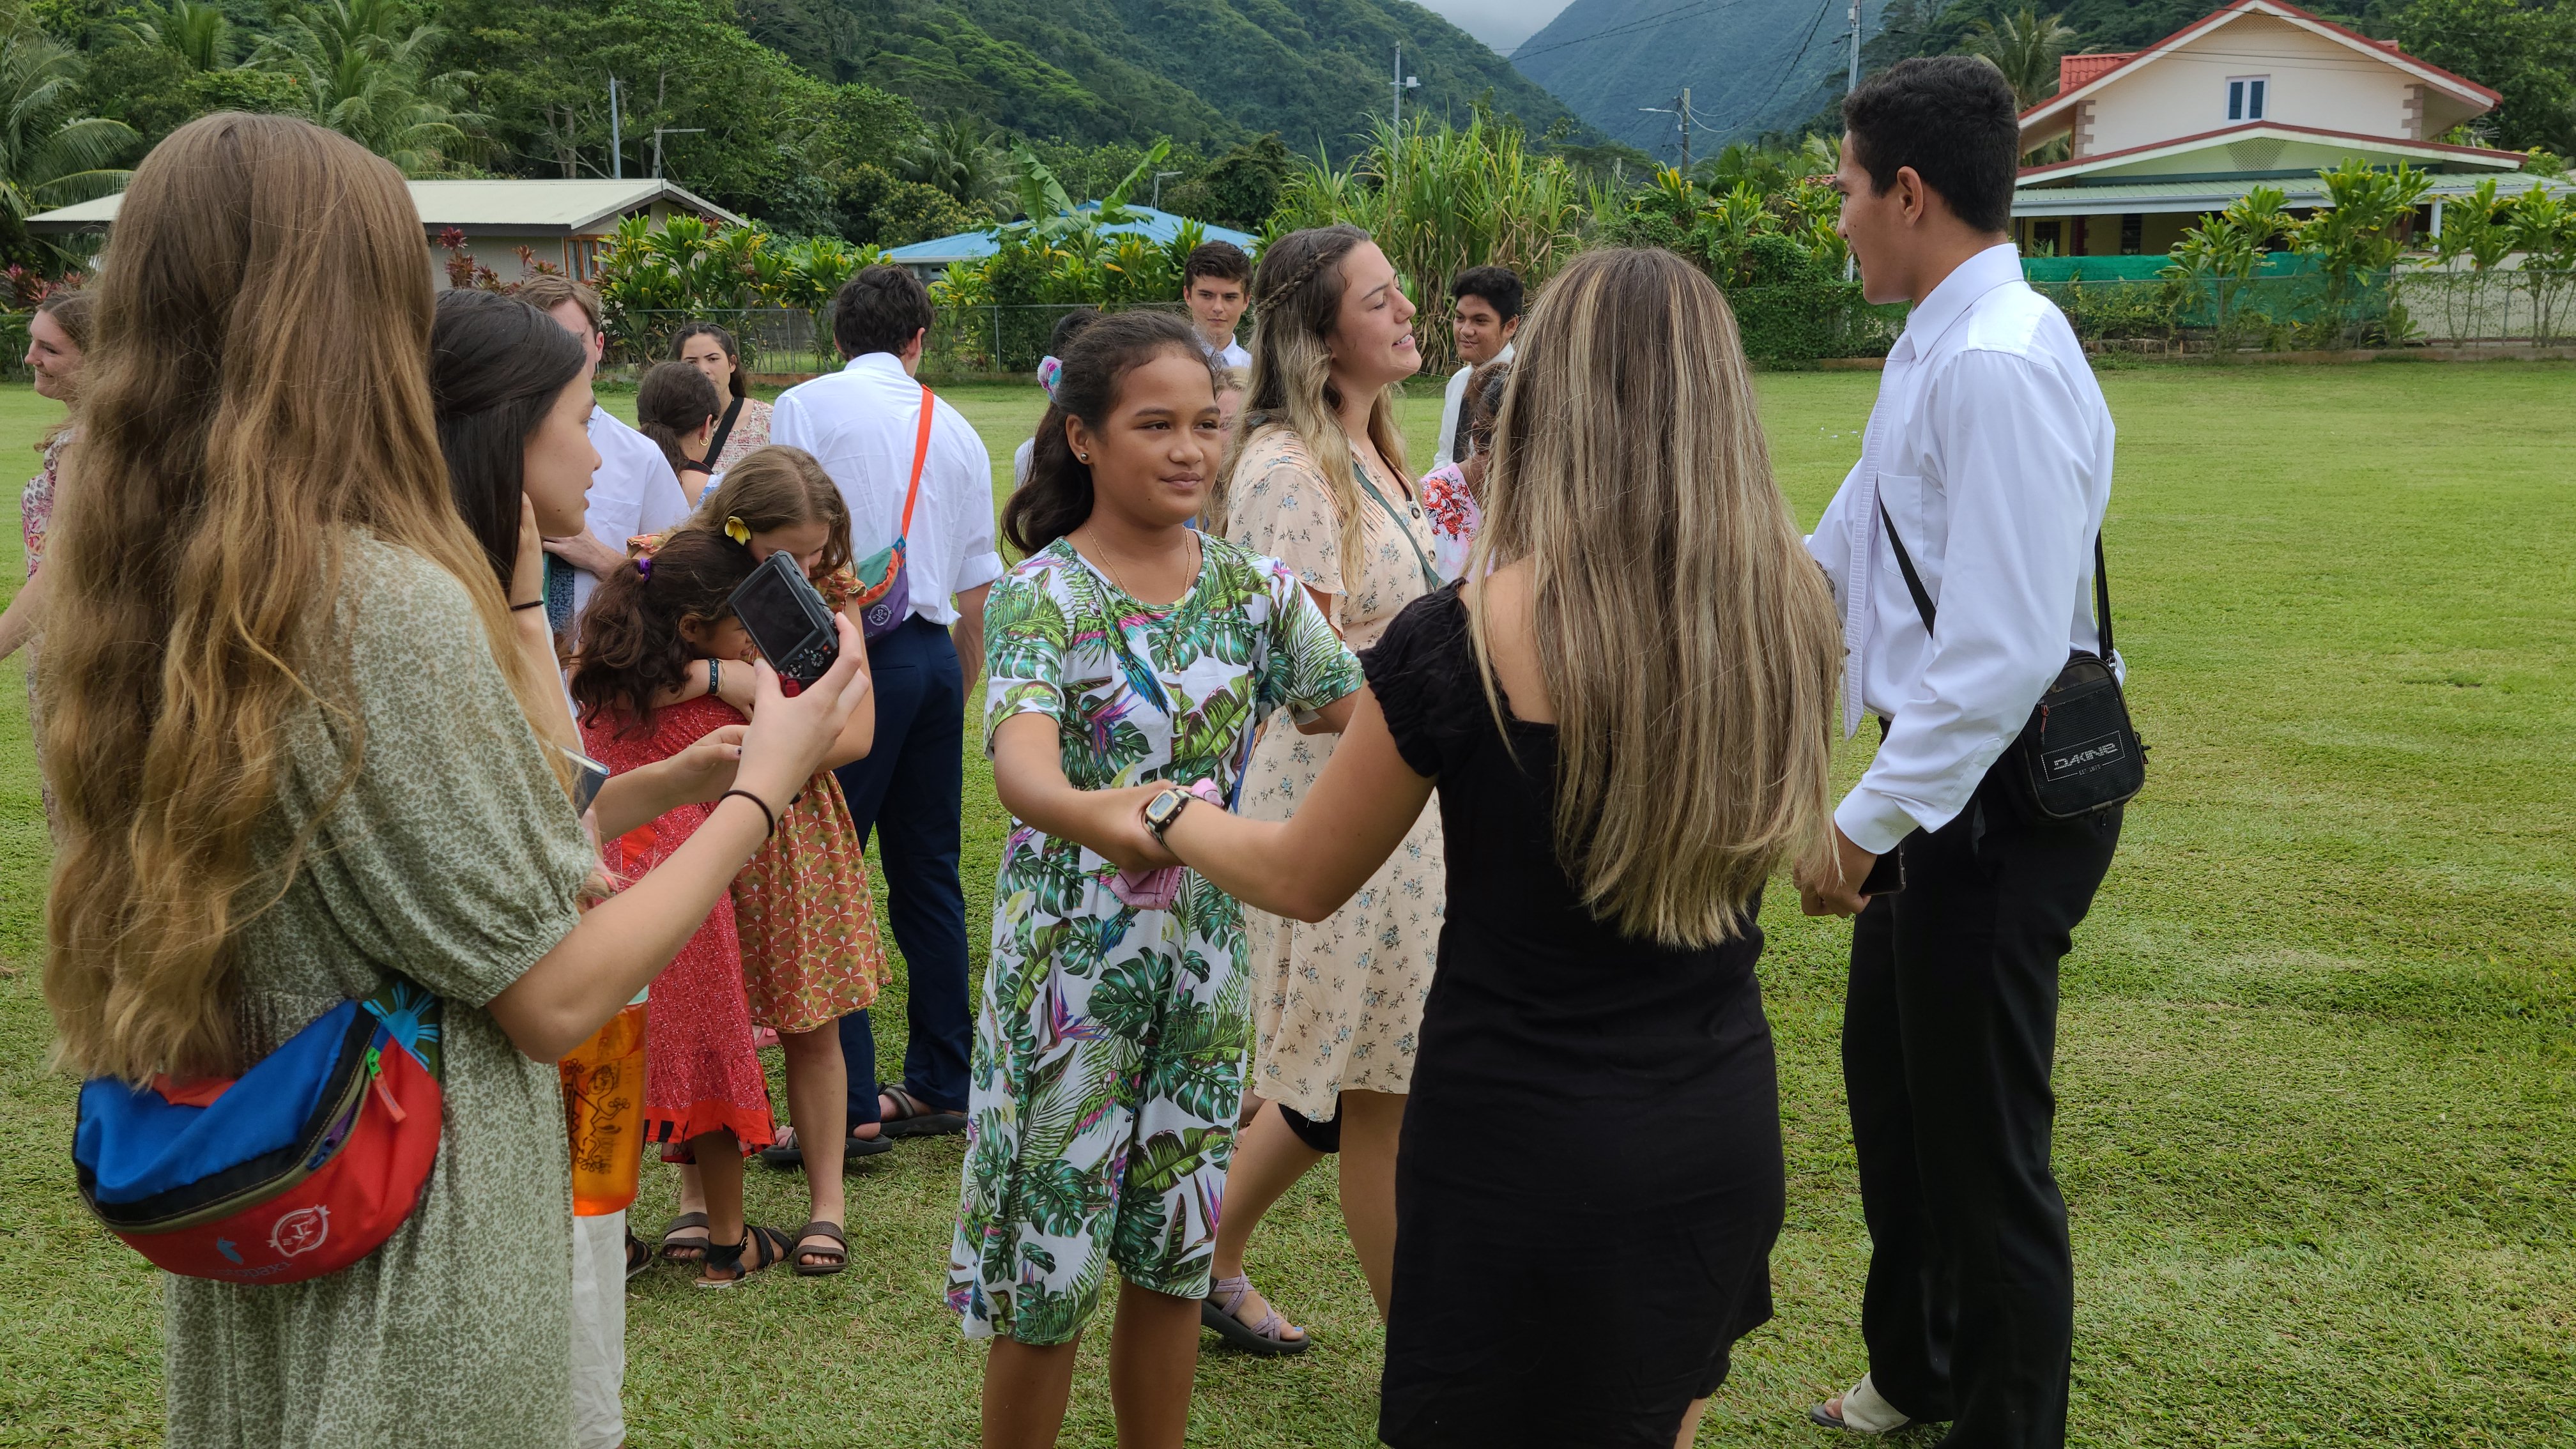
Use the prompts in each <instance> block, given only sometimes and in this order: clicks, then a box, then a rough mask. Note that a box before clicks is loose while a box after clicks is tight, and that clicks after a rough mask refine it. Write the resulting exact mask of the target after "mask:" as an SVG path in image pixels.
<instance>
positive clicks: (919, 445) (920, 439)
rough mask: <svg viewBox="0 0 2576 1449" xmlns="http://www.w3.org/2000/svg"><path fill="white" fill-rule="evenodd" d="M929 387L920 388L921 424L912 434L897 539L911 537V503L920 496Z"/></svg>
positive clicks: (927, 437) (927, 447)
mask: <svg viewBox="0 0 2576 1449" xmlns="http://www.w3.org/2000/svg"><path fill="white" fill-rule="evenodd" d="M930 404H931V399H930V389H929V387H928V386H927V385H925V386H924V387H923V388H922V389H921V426H920V427H919V428H918V429H916V430H915V431H914V433H913V435H912V484H911V486H910V487H908V488H906V489H905V490H904V494H903V527H902V529H900V530H899V531H897V532H896V534H895V537H896V538H897V539H910V538H911V537H912V505H913V504H914V503H916V502H918V501H920V498H921V465H922V464H923V463H925V462H927V461H929V458H930Z"/></svg>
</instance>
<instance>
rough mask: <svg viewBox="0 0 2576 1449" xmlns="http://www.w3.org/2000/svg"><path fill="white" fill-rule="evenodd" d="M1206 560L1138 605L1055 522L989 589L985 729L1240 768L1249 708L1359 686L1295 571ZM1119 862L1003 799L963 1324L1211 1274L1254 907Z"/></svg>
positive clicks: (1061, 1308)
mask: <svg viewBox="0 0 2576 1449" xmlns="http://www.w3.org/2000/svg"><path fill="white" fill-rule="evenodd" d="M1201 550H1202V555H1203V556H1202V558H1201V562H1200V567H1199V576H1198V580H1197V582H1196V584H1195V585H1193V587H1192V588H1191V591H1190V592H1189V594H1188V595H1186V596H1185V597H1183V598H1182V599H1180V600H1178V601H1177V602H1175V603H1172V604H1169V605H1162V606H1156V605H1148V604H1143V603H1140V602H1138V601H1137V600H1135V599H1133V598H1131V597H1129V596H1128V595H1127V594H1126V593H1124V592H1123V591H1121V590H1120V589H1118V588H1117V587H1115V586H1114V585H1112V584H1111V583H1110V582H1109V580H1108V579H1107V578H1105V577H1104V576H1102V575H1101V574H1100V573H1099V572H1097V571H1096V570H1094V569H1093V568H1092V567H1091V566H1090V565H1089V564H1087V563H1085V562H1084V561H1083V560H1082V558H1081V557H1080V555H1078V554H1077V553H1075V552H1074V550H1073V548H1072V546H1071V545H1070V544H1068V543H1065V542H1064V541H1062V540H1058V541H1056V542H1055V543H1052V544H1050V545H1048V546H1047V547H1046V548H1044V549H1041V550H1039V551H1038V552H1037V553H1035V554H1033V555H1031V556H1030V557H1029V558H1028V559H1027V560H1026V561H1024V562H1022V563H1021V564H1020V565H1019V566H1018V567H1017V568H1015V569H1013V570H1012V571H1011V572H1010V573H1009V574H1007V575H1005V576H1004V577H1003V578H1002V580H1001V581H1000V582H999V583H997V584H995V585H994V586H993V592H992V597H991V598H990V600H989V601H988V602H987V603H986V606H985V615H984V617H985V628H986V630H987V631H988V632H987V636H986V637H987V639H988V641H989V642H988V643H987V645H986V655H987V670H988V673H989V675H990V683H989V684H988V686H987V690H986V704H985V721H986V723H985V741H986V747H987V749H989V748H990V747H991V741H992V736H993V732H994V731H995V730H997V729H998V728H999V727H1000V725H1001V723H1002V722H1003V721H1004V720H1007V719H1009V718H1011V717H1012V716H1014V715H1020V714H1042V715H1045V716H1047V717H1049V718H1051V719H1054V720H1056V721H1057V722H1058V725H1059V729H1060V735H1061V739H1062V741H1063V759H1064V770H1065V776H1066V778H1067V779H1068V780H1069V781H1070V782H1071V783H1072V784H1073V785H1074V786H1076V787H1077V788H1080V789H1085V790H1097V789H1104V788H1112V787H1118V786H1126V785H1136V784H1143V783H1146V782H1149V781H1157V780H1171V781H1176V782H1181V783H1192V782H1196V781H1199V780H1209V781H1212V782H1213V783H1214V784H1215V785H1216V787H1217V789H1218V790H1220V791H1224V790H1227V789H1229V788H1230V787H1231V786H1232V785H1233V783H1234V777H1235V775H1236V773H1237V771H1238V769H1239V763H1238V762H1239V761H1240V760H1241V759H1242V755H1243V749H1242V746H1243V742H1244V740H1245V738H1246V735H1247V732H1248V731H1249V730H1250V729H1251V728H1252V724H1253V721H1254V720H1256V719H1258V718H1260V717H1261V716H1262V715H1264V714H1266V713H1268V712H1269V711H1271V710H1273V709H1277V708H1283V707H1285V708H1295V709H1307V710H1311V709H1318V708H1321V707H1322V706H1324V705H1326V704H1329V703H1331V702H1333V701H1334V700H1337V699H1340V698H1341V697H1343V696H1344V695H1347V694H1350V693H1352V692H1353V691H1354V690H1356V689H1357V688H1358V687H1359V683H1360V673H1359V664H1358V661H1357V660H1356V659H1354V658H1353V657H1352V655H1351V653H1350V651H1349V650H1348V649H1345V648H1343V647H1342V644H1341V642H1340V641H1339V640H1338V639H1336V638H1334V636H1333V632H1332V629H1331V628H1330V627H1329V626H1327V625H1326V624H1325V622H1324V619H1323V615H1322V614H1321V613H1319V612H1318V611H1317V610H1316V608H1315V606H1314V602H1313V600H1311V599H1310V598H1308V597H1307V595H1306V592H1305V590H1304V589H1303V588H1301V587H1299V585H1298V582H1297V579H1296V577H1295V576H1294V575H1292V574H1291V573H1289V571H1288V570H1287V569H1286V568H1284V567H1283V566H1281V565H1280V564H1279V563H1277V562H1276V561H1274V560H1270V559H1266V558H1261V557H1258V556H1256V555H1254V554H1252V553H1250V552H1248V551H1247V550H1244V549H1241V548H1237V547H1234V546H1232V545H1230V544H1227V543H1226V542H1224V541H1223V540H1221V539H1215V538H1204V537H1203V538H1202V539H1201ZM1117 873H1118V870H1117V867H1116V866H1114V865H1112V864H1110V863H1109V862H1108V861H1107V860H1105V859H1103V858H1102V857H1100V856H1099V855H1096V854H1094V853H1093V852H1091V851H1090V850H1087V849H1085V848H1083V847H1082V846H1080V845H1078V844H1076V843H1074V842H1072V841H1069V840H1058V839H1055V838H1053V837H1050V836H1047V835H1043V834H1040V833H1039V832H1037V831H1035V830H1032V829H1030V828H1029V827H1028V826H1026V825H1024V824H1021V823H1020V822H1018V821H1016V820H1015V821H1013V822H1012V829H1011V834H1010V836H1009V838H1008V839H1007V840H1006V841H1005V842H1004V844H1003V847H1002V862H1001V870H1000V874H999V878H998V879H997V881H996V882H995V885H994V891H993V949H992V956H991V964H990V966H989V967H988V968H987V970H986V972H985V976H984V989H983V1000H982V1003H981V1008H980V1010H979V1011H978V1012H977V1015H976V1022H975V1048H974V1055H973V1059H972V1062H971V1064H970V1074H971V1080H972V1091H971V1101H970V1103H969V1106H968V1119H967V1129H966V1141H967V1147H966V1164H965V1171H964V1181H963V1184H962V1185H961V1188H960V1193H959V1204H958V1213H957V1232H956V1236H955V1239H954V1242H953V1245H952V1247H951V1250H950V1256H949V1272H948V1281H949V1287H948V1301H949V1305H950V1306H951V1307H952V1308H954V1309H956V1310H957V1311H958V1312H959V1313H960V1314H962V1315H963V1317H964V1321H965V1329H966V1333H967V1334H968V1336H970V1337H976V1338H982V1337H989V1336H992V1335H995V1334H1001V1335H1004V1336H1007V1337H1010V1338H1012V1339H1015V1340H1017V1341H1018V1342H1021V1343H1027V1344H1050V1343H1063V1342H1067V1341H1069V1340H1070V1339H1072V1338H1073V1337H1074V1336H1075V1335H1076V1334H1078V1333H1080V1332H1081V1331H1082V1327H1083V1324H1084V1323H1085V1322H1086V1321H1087V1320H1088V1319H1089V1318H1090V1316H1091V1313H1092V1310H1093V1309H1094V1308H1095V1307H1096V1306H1097V1305H1098V1302H1099V1297H1100V1289H1101V1284H1102V1280H1103V1278H1104V1276H1105V1274H1106V1272H1107V1270H1108V1268H1109V1267H1110V1265H1112V1264H1113V1263H1114V1264H1115V1265H1116V1266H1117V1269H1118V1271H1119V1274H1120V1275H1121V1276H1122V1277H1123V1278H1124V1279H1126V1280H1127V1281H1128V1282H1131V1283H1135V1284H1138V1285H1139V1286H1141V1287H1144V1288H1148V1289H1151V1290H1153V1291H1155V1292H1160V1293H1169V1294H1173V1295H1176V1296H1179V1297H1198V1296H1201V1295H1203V1294H1204V1293H1205V1292H1206V1290H1207V1282H1208V1260H1209V1256H1210V1254H1211V1252H1212V1250H1213V1246H1214V1242H1215V1236H1216V1217H1217V1209H1218V1204H1219V1202H1220V1200H1221V1199H1222V1197H1223V1194H1224V1184H1225V1171H1226V1165H1227V1162H1228V1160H1229V1158H1230V1155H1231V1151H1232V1146H1233V1138H1234V1117H1235V1111H1236V1108H1237V1106H1238V1105H1239V1103H1240V1101H1241V1098H1242V1085H1243V1084H1242V1061H1243V1048H1244V1037H1245V1029H1246V1021H1245V983H1244V979H1243V975H1242V971H1241V958H1242V950H1243V915H1242V911H1241V909H1240V907H1238V906H1237V905H1236V904H1235V902H1234V901H1233V900H1232V898H1230V897H1228V896H1226V895H1224V894H1223V893H1221V892H1219V891H1217V890H1216V889H1215V888H1214V887H1212V886H1210V885H1208V884H1207V882H1205V881H1204V880H1201V879H1200V878H1199V877H1198V876H1197V875H1196V874H1195V873H1186V872H1185V873H1184V874H1183V876H1182V884H1181V889H1180V894H1179V896H1178V898H1177V899H1176V900H1175V901H1174V902H1173V904H1172V906H1171V908H1170V909H1169V910H1161V911H1149V910H1140V909H1138V908H1136V907H1133V906H1129V905H1126V904H1124V903H1122V902H1121V901H1120V900H1119V899H1118V897H1117V895H1116V894H1115V892H1114V891H1113V890H1112V889H1111V882H1112V881H1113V879H1114V878H1115V877H1116V875H1117Z"/></svg>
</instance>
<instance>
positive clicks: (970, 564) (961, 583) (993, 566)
mask: <svg viewBox="0 0 2576 1449" xmlns="http://www.w3.org/2000/svg"><path fill="white" fill-rule="evenodd" d="M1001 576H1002V556H1001V555H1000V554H998V553H979V554H976V555H974V556H973V557H971V558H969V559H967V560H966V562H964V563H963V564H960V565H958V568H957V584H956V587H955V588H953V589H951V590H950V592H951V593H958V594H962V593H965V592H966V591H967V590H969V589H980V588H982V587H984V586H985V585H986V584H989V583H991V582H992V581H993V580H995V579H998V578H1000V577H1001Z"/></svg>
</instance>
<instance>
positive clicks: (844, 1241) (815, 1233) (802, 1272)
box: [787, 1218, 850, 1278]
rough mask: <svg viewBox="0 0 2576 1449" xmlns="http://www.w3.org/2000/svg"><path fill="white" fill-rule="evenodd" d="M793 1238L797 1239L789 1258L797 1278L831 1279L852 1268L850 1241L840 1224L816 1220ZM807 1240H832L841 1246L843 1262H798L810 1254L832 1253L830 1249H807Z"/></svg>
mask: <svg viewBox="0 0 2576 1449" xmlns="http://www.w3.org/2000/svg"><path fill="white" fill-rule="evenodd" d="M793 1236H794V1237H795V1239H796V1242H795V1246H794V1247H792V1248H790V1249H788V1253H787V1256H788V1259H789V1262H790V1264H791V1266H793V1267H794V1268H795V1269H796V1276H797V1277H799V1278H829V1277H831V1276H832V1275H833V1274H835V1273H838V1272H840V1271H841V1270H842V1269H843V1268H846V1267H848V1266H850V1240H849V1238H848V1237H847V1236H845V1235H844V1234H843V1233H842V1232H841V1225H840V1224H839V1223H833V1222H825V1221H824V1220H823V1219H821V1218H816V1219H815V1220H814V1221H812V1222H810V1223H807V1224H806V1225H805V1226H803V1227H801V1228H798V1229H797V1230H796V1232H795V1234H794V1235H793ZM807 1238H830V1239H831V1240H832V1241H833V1242H836V1243H838V1244H840V1245H841V1260H840V1261H839V1262H837V1263H805V1262H798V1261H796V1260H798V1259H801V1258H803V1257H804V1256H805V1255H806V1254H808V1253H818V1254H819V1253H828V1252H830V1251H832V1250H831V1249H829V1248H809V1247H806V1246H805V1240H806V1239H807Z"/></svg>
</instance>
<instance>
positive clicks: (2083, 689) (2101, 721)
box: [1878, 499, 2147, 820]
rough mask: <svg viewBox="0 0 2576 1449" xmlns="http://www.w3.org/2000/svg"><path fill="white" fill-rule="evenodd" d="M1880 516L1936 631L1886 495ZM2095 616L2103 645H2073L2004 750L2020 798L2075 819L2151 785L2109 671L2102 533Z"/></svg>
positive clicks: (1926, 625)
mask: <svg viewBox="0 0 2576 1449" xmlns="http://www.w3.org/2000/svg"><path fill="white" fill-rule="evenodd" d="M1878 520H1879V522H1880V523H1881V524H1883V525H1885V527H1886V529H1887V541H1888V544H1889V545H1890V546H1891V547H1893V548H1894V549H1895V550H1896V567H1897V568H1898V569H1899V570H1900V571H1902V572H1903V573H1904V575H1905V588H1906V591H1907V592H1908V593H1911V594H1912V595H1913V596H1914V611H1915V612H1916V613H1918V614H1920V615H1922V616H1923V632H1924V633H1926V634H1929V633H1931V632H1932V614H1933V609H1932V596H1931V595H1930V594H1927V593H1925V592H1924V591H1923V580H1922V579H1921V578H1920V577H1919V576H1917V575H1916V574H1915V572H1914V560H1913V559H1912V558H1910V557H1908V556H1907V554H1906V552H1905V540H1904V539H1903V538H1901V537H1899V536H1898V535H1897V532H1896V520H1895V519H1893V518H1890V517H1888V514H1887V503H1886V501H1885V500H1884V499H1882V500H1880V502H1879V505H1878ZM2093 617H2094V619H2095V620H2096V621H2097V622H2098V623H2099V624H2100V626H2101V631H2102V652H2101V653H2099V654H2088V653H2085V652H2084V651H2082V650H2080V649H2079V650H2074V651H2071V652H2070V655H2069V657H2068V659H2067V661H2066V668H2065V669H2064V670H2062V671H2060V672H2059V674H2058V676H2057V679H2056V681H2055V682H2054V683H2052V684H2050V685H2049V686H2048V689H2047V691H2046V692H2045V693H2043V694H2041V695H2040V697H2039V705H2038V707H2037V708H2035V709H2033V710H2032V711H2031V712H2030V723H2028V724H2026V725H2023V726H2022V729H2021V736H2020V737H2019V738H2018V739H2015V740H2014V741H2013V742H2012V747H2011V748H2010V749H2007V750H2006V751H2004V760H2005V761H2006V763H2007V766H2008V768H2007V769H2006V770H2005V771H2004V775H2005V778H2007V779H2008V780H2010V781H2011V782H2012V784H2013V788H2014V793H2015V794H2017V795H2019V796H2020V797H2021V800H2022V803H2023V804H2025V805H2027V806H2029V807H2030V808H2031V809H2032V810H2034V811H2036V812H2038V813H2039V814H2040V815H2041V816H2042V817H2044V818H2046V819H2050V820H2074V819H2078V818H2080V817H2083V816H2086V815H2091V814H2095V813H2097V812H2099V811H2103V810H2111V809H2116V808H2117V807H2119V806H2122V805H2126V804H2127V803H2129V801H2130V800H2131V799H2133V798H2135V797H2136V795H2137V793H2138V792H2139V791H2140V790H2142V789H2144V788H2146V783H2147V747H2146V745H2145V744H2144V743H2143V742H2142V741H2140V740H2139V738H2138V731H2137V727H2136V726H2135V725H2132V724H2131V723H2130V722H2129V701H2128V699H2127V698H2126V697H2125V696H2124V695H2122V694H2121V692H2120V680H2119V676H2117V675H2115V674H2113V673H2112V672H2111V581H2110V577H2109V574H2108V572H2107V571H2106V570H2105V568H2104V566H2103V557H2102V535H2100V534H2099V533H2096V534H2094V535H2093Z"/></svg>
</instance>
